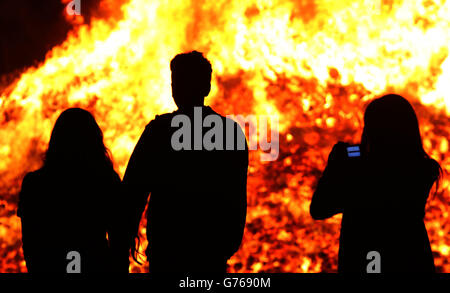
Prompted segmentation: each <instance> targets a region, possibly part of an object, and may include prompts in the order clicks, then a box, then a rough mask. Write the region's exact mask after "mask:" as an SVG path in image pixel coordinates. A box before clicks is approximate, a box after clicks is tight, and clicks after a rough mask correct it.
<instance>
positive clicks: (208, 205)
mask: <svg viewBox="0 0 450 293" xmlns="http://www.w3.org/2000/svg"><path fill="white" fill-rule="evenodd" d="M170 66H171V70H172V95H173V98H174V100H175V103H176V105H177V106H178V110H177V111H175V112H172V113H167V114H164V115H159V116H156V118H155V119H154V120H152V121H151V122H150V123H149V124H148V125H147V126H146V128H145V130H144V132H143V134H142V136H141V137H140V139H139V142H138V143H137V145H136V148H135V149H134V152H133V154H132V156H131V158H130V161H129V163H128V167H127V170H126V172H125V176H124V180H123V184H124V186H125V189H126V190H128V197H129V200H130V207H131V210H132V216H131V217H130V219H131V220H132V223H131V225H132V227H133V228H132V230H133V232H134V235H135V236H137V230H138V225H139V220H140V217H141V215H142V212H143V210H144V208H145V205H146V203H147V198H148V195H149V193H150V192H151V195H150V200H149V203H148V222H147V238H148V241H149V247H148V249H147V251H146V254H147V257H148V260H149V264H150V267H149V268H150V272H189V273H191V272H225V271H226V261H227V260H228V259H229V258H230V257H231V256H232V255H233V254H234V253H235V252H236V251H237V250H238V248H239V246H240V243H241V241H242V236H243V230H244V226H245V218H246V208H247V198H246V185H247V167H248V150H247V145H246V142H245V136H244V134H243V132H242V130H241V128H240V127H239V125H238V124H237V123H236V122H234V121H232V120H230V119H228V118H225V117H223V116H220V115H219V114H217V113H216V112H214V111H213V110H212V109H211V108H210V107H207V106H204V105H203V102H204V98H205V96H207V95H208V94H209V91H210V82H211V71H212V70H211V64H210V63H209V61H208V60H207V59H205V58H204V57H203V56H202V54H201V53H199V52H196V51H193V52H190V53H186V54H180V55H177V56H176V57H175V58H174V59H173V60H172V62H171V64H170ZM194 107H197V108H194ZM199 109H200V110H201V111H202V115H201V116H200V118H204V117H205V116H207V115H213V116H215V117H219V119H220V120H221V121H222V122H223V125H224V126H225V125H226V124H225V123H226V122H228V123H231V125H232V126H233V127H234V134H232V138H233V139H234V146H235V148H234V150H218V149H215V150H210V151H208V150H205V149H204V148H203V149H201V150H194V142H193V140H194V132H195V130H194V128H195V127H194V116H195V115H194V113H195V111H196V110H199ZM179 115H186V117H188V118H189V120H190V121H191V122H192V123H191V127H190V128H189V133H190V134H191V138H192V143H191V147H192V150H189V149H183V150H178V151H177V150H174V148H173V146H172V143H171V139H172V136H173V134H174V132H175V131H177V130H178V129H179V127H171V122H172V119H173V118H174V117H179ZM177 126H178V125H177ZM209 129H211V127H203V130H202V131H203V134H205V133H206V132H207V131H208V130H209ZM222 131H223V132H222ZM236 131H237V132H236ZM220 132H221V133H223V134H224V138H223V145H226V143H227V137H225V127H224V128H223V129H221V130H220ZM184 139H190V138H188V137H187V138H186V137H185V138H183V141H184ZM215 139H218V138H217V137H216V138H215ZM238 141H241V142H242V141H243V142H244V143H243V146H244V147H243V149H241V150H237V147H236V144H237V142H238ZM224 149H225V148H224ZM133 243H134V241H133ZM135 249H136V248H135V247H134V245H133V246H132V250H133V255H134V253H135Z"/></svg>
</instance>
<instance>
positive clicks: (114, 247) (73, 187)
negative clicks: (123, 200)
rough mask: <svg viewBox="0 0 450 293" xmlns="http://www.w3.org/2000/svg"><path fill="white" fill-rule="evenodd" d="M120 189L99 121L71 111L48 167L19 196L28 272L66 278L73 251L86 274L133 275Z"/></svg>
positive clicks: (58, 130) (57, 129)
mask: <svg viewBox="0 0 450 293" xmlns="http://www.w3.org/2000/svg"><path fill="white" fill-rule="evenodd" d="M120 188H121V185H120V178H119V176H118V175H117V173H116V172H115V171H114V169H113V166H112V162H111V160H110V157H109V155H108V152H107V149H106V148H105V145H104V144H103V134H102V132H101V130H100V128H99V127H98V125H97V123H96V121H95V119H94V117H93V116H92V115H91V114H90V113H89V112H88V111H85V110H82V109H79V108H71V109H67V110H65V111H64V112H63V113H62V114H61V115H60V116H59V117H58V119H57V121H56V123H55V126H54V128H53V131H52V134H51V138H50V142H49V146H48V150H47V152H46V155H45V160H44V164H43V167H42V168H40V169H39V170H37V171H34V172H30V173H28V174H27V175H26V176H25V178H24V180H23V183H22V190H21V191H20V195H19V208H18V211H17V214H18V216H19V217H21V220H22V241H23V252H24V257H25V261H26V265H27V269H28V272H30V273H43V272H54V273H65V272H66V269H67V265H68V264H69V262H70V260H71V259H72V258H71V259H69V260H68V259H67V254H68V253H69V252H70V251H77V252H78V253H79V254H80V263H81V273H95V272H128V265H129V262H128V243H127V242H121V241H123V239H125V237H126V236H124V235H122V234H121V233H124V227H123V223H121V219H120V217H119V215H120V214H118V213H117V211H118V210H119V205H120V202H119V200H120V198H119V196H120ZM107 233H108V238H109V243H108V240H107V235H106V234H107Z"/></svg>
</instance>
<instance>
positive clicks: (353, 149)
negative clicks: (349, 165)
mask: <svg viewBox="0 0 450 293" xmlns="http://www.w3.org/2000/svg"><path fill="white" fill-rule="evenodd" d="M347 156H348V157H349V158H355V157H360V156H361V149H360V147H359V145H352V146H348V147H347Z"/></svg>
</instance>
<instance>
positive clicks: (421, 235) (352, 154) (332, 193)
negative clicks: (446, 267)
mask: <svg viewBox="0 0 450 293" xmlns="http://www.w3.org/2000/svg"><path fill="white" fill-rule="evenodd" d="M441 174H442V170H441V168H440V166H439V164H438V163H437V162H436V161H435V160H433V159H431V158H430V157H429V156H428V154H427V153H426V152H425V151H424V149H423V146H422V139H421V136H420V132H419V124H418V120H417V117H416V114H415V112H414V109H413V107H412V106H411V104H410V103H409V102H408V101H407V100H406V99H404V98H403V97H401V96H398V95H393V94H390V95H386V96H383V97H381V98H378V99H376V100H374V101H372V102H371V103H370V104H369V105H368V107H367V109H366V112H365V115H364V130H363V134H362V138H361V145H359V146H358V145H357V146H350V145H348V144H345V143H338V144H336V145H335V146H334V147H333V150H332V151H331V153H330V155H329V158H328V165H327V167H326V168H325V171H324V172H323V175H322V177H321V178H320V180H319V183H318V186H317V189H316V191H315V192H314V195H313V198H312V202H311V206H310V212H311V215H312V217H313V218H314V219H316V220H320V219H326V218H329V217H332V216H333V215H335V214H338V213H343V217H342V225H341V235H340V241H339V244H340V245H339V272H345V273H348V272H353V273H366V272H373V269H375V271H376V272H381V273H389V272H422V273H424V272H429V273H431V272H434V271H435V267H434V261H433V256H432V252H431V248H430V242H429V239H428V235H427V231H426V228H425V225H424V222H423V219H424V216H425V204H426V202H427V199H428V195H429V193H430V190H431V188H432V186H433V184H434V183H435V182H438V181H439V179H440V177H441ZM436 189H437V187H436ZM371 251H372V252H373V251H374V252H376V253H378V257H376V256H374V255H373V254H371V253H370V252H371ZM376 258H378V260H379V263H378V265H377V264H376V263H372V261H375V260H376ZM372 265H374V266H378V268H376V267H374V266H372Z"/></svg>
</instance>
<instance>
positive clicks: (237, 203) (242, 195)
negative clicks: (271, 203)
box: [229, 125, 248, 257]
mask: <svg viewBox="0 0 450 293" xmlns="http://www.w3.org/2000/svg"><path fill="white" fill-rule="evenodd" d="M237 133H238V139H244V140H245V135H244V133H243V132H242V130H241V128H240V127H239V125H237ZM234 158H235V160H234V166H233V169H232V173H231V174H230V175H231V176H230V181H231V182H230V186H233V190H231V191H230V195H231V196H232V197H233V199H234V201H233V202H232V203H231V204H232V206H231V210H234V211H236V213H235V214H233V215H232V218H231V221H230V224H231V227H230V229H231V231H230V232H231V233H230V235H231V239H230V244H231V245H230V252H229V257H231V256H233V254H234V253H236V251H237V250H238V249H239V247H240V245H241V242H242V238H243V236H244V229H245V222H246V218H247V171H248V146H247V142H246V143H245V149H244V150H236V151H234Z"/></svg>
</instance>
